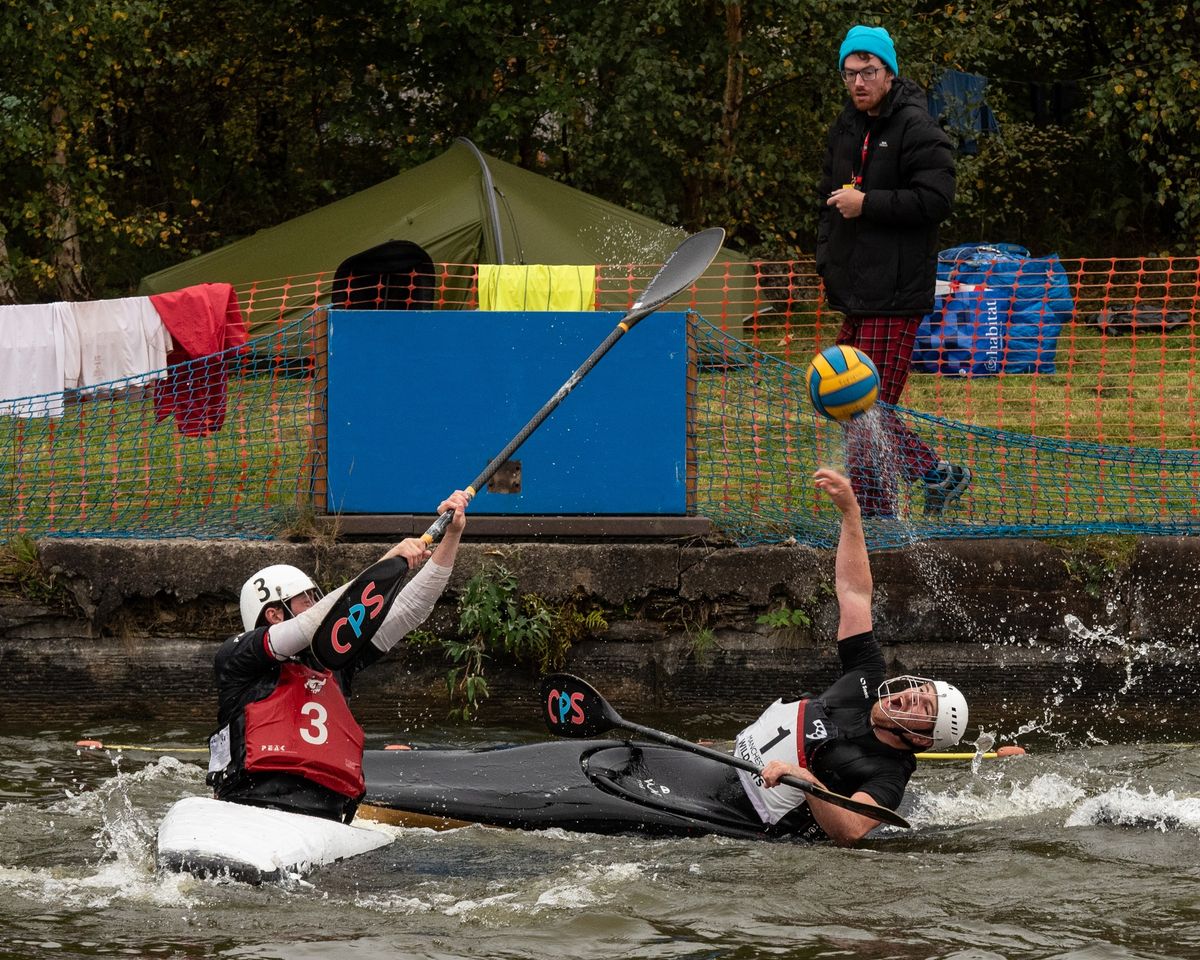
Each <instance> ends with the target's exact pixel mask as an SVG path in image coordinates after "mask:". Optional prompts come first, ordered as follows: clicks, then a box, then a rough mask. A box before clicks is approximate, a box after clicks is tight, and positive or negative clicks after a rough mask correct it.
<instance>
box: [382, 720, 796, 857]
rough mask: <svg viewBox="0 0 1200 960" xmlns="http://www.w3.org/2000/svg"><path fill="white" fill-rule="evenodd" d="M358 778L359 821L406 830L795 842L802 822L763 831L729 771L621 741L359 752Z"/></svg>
mask: <svg viewBox="0 0 1200 960" xmlns="http://www.w3.org/2000/svg"><path fill="white" fill-rule="evenodd" d="M363 772H364V774H365V776H366V781H367V794H366V797H365V798H364V800H363V806H362V807H360V808H359V816H362V817H366V818H373V819H378V820H381V821H384V822H388V823H395V824H402V825H406V826H425V827H435V828H446V827H454V826H462V825H464V824H469V823H480V824H488V825H491V826H497V827H512V828H517V829H522V830H544V829H548V828H550V827H559V828H561V829H563V830H576V831H584V832H588V833H606V834H612V833H642V834H650V835H654V836H664V837H686V836H699V835H702V834H716V835H719V836H725V837H740V838H754V839H774V838H781V837H790V838H792V839H796V838H797V835H796V830H797V829H798V828H801V827H807V826H809V825H810V824H811V820H809V819H808V817H807V809H806V808H802V812H803V813H804V814H805V815H806V816H804V817H801V818H799V819H801V820H802V821H803V822H802V823H800V824H797V825H796V826H795V827H793V828H792V829H790V830H789V829H787V828H786V827H783V825H782V824H780V825H776V826H775V827H768V825H766V824H764V823H762V821H761V820H760V819H759V817H758V815H757V814H756V813H755V812H754V809H753V808H752V807H751V806H750V802H749V800H748V799H747V797H746V794H745V791H744V790H743V789H742V787H741V784H740V782H739V780H738V776H737V772H736V771H735V770H733V769H731V768H730V767H729V766H727V765H725V764H722V763H718V762H716V761H713V760H709V759H707V758H705V757H701V756H696V755H695V754H691V753H686V752H684V751H681V750H677V749H673V748H671V747H666V746H659V745H656V744H644V743H637V742H627V741H623V740H554V741H549V742H546V743H535V744H528V745H522V746H511V747H492V748H489V749H483V750H368V751H366V753H365V754H364V756H363ZM781 827H782V828H783V829H781Z"/></svg>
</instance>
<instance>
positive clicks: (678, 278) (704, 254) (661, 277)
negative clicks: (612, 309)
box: [623, 227, 725, 327]
mask: <svg viewBox="0 0 1200 960" xmlns="http://www.w3.org/2000/svg"><path fill="white" fill-rule="evenodd" d="M724 242H725V231H724V230H722V229H721V228H720V227H713V228H712V229H710V230H701V231H700V232H699V233H694V234H692V235H691V236H690V237H688V238H687V239H686V240H684V241H683V243H681V244H680V245H679V246H678V247H676V248H675V249H674V251H673V252H672V253H671V255H670V256H669V257H667V259H666V262H665V263H663V265H662V266H661V267H660V268H659V271H658V273H656V274H655V275H654V279H653V280H651V281H650V283H649V285H648V286H647V287H646V289H645V290H643V291H642V295H641V296H640V297H638V299H637V302H635V303H634V305H633V306H632V307H630V308H629V312H628V313H627V314H625V317H624V320H623V322H624V323H625V326H626V327H632V326H633V325H634V324H635V323H637V322H638V321H639V320H641V319H642V318H643V317H648V316H649V315H650V314H652V313H653V312H654V311H655V310H657V309H658V308H659V307H661V306H662V305H663V304H664V303H666V302H667V301H668V300H670V299H671V298H672V297H674V296H677V295H678V294H680V293H682V292H683V291H684V290H686V289H687V288H688V287H690V286H691V285H692V284H693V283H695V282H696V281H697V280H699V279H700V277H701V275H702V274H703V273H704V271H705V270H707V269H708V265H709V264H710V263H712V262H713V258H714V257H716V255H717V252H718V251H719V250H720V249H721V244H722V243H724Z"/></svg>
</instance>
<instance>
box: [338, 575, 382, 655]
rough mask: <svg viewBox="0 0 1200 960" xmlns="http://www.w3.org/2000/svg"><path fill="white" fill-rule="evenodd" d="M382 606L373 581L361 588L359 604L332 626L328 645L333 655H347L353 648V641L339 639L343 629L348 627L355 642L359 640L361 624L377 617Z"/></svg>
mask: <svg viewBox="0 0 1200 960" xmlns="http://www.w3.org/2000/svg"><path fill="white" fill-rule="evenodd" d="M383 605H384V601H383V597H382V596H381V595H380V593H379V592H378V591H377V590H376V589H375V581H374V580H372V581H371V582H370V583H368V584H367V585H366V586H365V587H363V592H362V594H361V596H360V597H359V602H358V603H356V604H353V605H352V606H351V607H350V609H349V610H347V611H346V616H344V617H342V618H341V619H340V620H338V621H337V622H336V623H335V624H334V625H333V630H332V631H330V636H329V645H330V646H331V647H332V648H333V651H334V653H338V654H347V653H349V652H350V651H351V649H353V647H354V640H351V641H349V642H347V641H343V640H342V639H340V636H341V632H342V630H343V629H344V628H345V627H347V626H349V627H350V630H351V631H352V632H353V633H354V639H355V640H361V639H362V635H363V624H364V623H366V622H367V621H369V620H374V619H375V618H376V617H377V616H379V614H380V612H381V611H382V610H383Z"/></svg>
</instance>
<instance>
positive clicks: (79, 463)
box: [0, 313, 322, 539]
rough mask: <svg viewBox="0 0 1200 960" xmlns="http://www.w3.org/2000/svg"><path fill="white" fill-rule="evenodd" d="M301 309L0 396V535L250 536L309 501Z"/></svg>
mask: <svg viewBox="0 0 1200 960" xmlns="http://www.w3.org/2000/svg"><path fill="white" fill-rule="evenodd" d="M314 316H315V314H311V313H310V314H309V315H308V316H305V317H303V318H302V319H300V320H296V321H294V322H292V323H291V324H288V325H287V326H285V327H281V328H280V329H279V330H277V331H276V332H274V333H272V334H271V335H269V336H265V337H261V338H258V339H257V340H253V341H251V342H250V343H249V344H247V345H245V346H243V347H239V348H234V349H231V350H227V351H225V352H223V353H216V354H212V355H210V356H206V357H202V358H199V359H197V360H192V361H189V362H187V363H183V364H179V365H176V366H173V367H170V368H168V369H164V370H161V371H157V372H155V373H153V374H150V375H149V376H142V377H138V378H132V379H127V380H115V381H111V382H109V383H104V384H100V385H96V386H92V387H89V388H88V389H87V390H85V391H80V390H67V391H61V392H56V393H52V394H42V395H39V396H33V397H25V398H21V399H19V400H7V401H4V402H3V410H4V415H3V416H0V469H3V471H4V472H3V475H2V476H0V499H2V501H3V503H2V507H0V509H2V511H3V512H2V516H3V525H4V529H3V535H4V536H5V538H6V539H11V538H13V537H16V536H21V535H25V536H100V537H183V536H192V537H254V538H261V537H269V536H272V535H275V534H277V533H278V532H279V531H281V530H283V529H285V528H286V527H287V526H288V525H289V524H292V523H294V522H296V521H297V519H298V517H299V516H301V515H302V514H304V513H310V512H311V511H312V506H311V491H312V484H313V482H314V478H313V475H312V466H313V464H314V462H315V452H316V446H315V438H316V437H317V436H318V429H317V427H318V424H319V415H320V413H321V411H320V409H319V406H318V405H319V402H320V398H321V395H322V394H321V385H320V384H319V383H318V382H317V376H316V368H315V365H314V364H313V363H312V362H311V361H310V360H307V359H305V358H306V357H312V356H313V355H314V354H313V349H312V344H313V337H314V331H315V329H316V328H315V320H314Z"/></svg>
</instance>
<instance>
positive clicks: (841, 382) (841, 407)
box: [808, 344, 879, 421]
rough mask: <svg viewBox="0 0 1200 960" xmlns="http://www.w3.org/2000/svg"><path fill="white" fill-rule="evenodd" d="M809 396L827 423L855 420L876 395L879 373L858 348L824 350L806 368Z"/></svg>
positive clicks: (869, 359)
mask: <svg viewBox="0 0 1200 960" xmlns="http://www.w3.org/2000/svg"><path fill="white" fill-rule="evenodd" d="M808 396H809V399H810V400H812V405H813V407H814V408H815V409H816V411H817V413H819V414H821V416H823V417H828V418H829V419H830V420H843V421H844V420H856V419H858V418H859V417H861V416H862V415H863V414H864V413H866V412H867V411H868V410H870V409H871V407H872V406H874V404H875V400H876V398H877V397H878V396H879V371H878V370H877V369H875V364H874V363H872V362H871V358H870V357H868V356H867V355H866V354H865V353H863V352H862V351H861V350H859V349H858V348H857V347H848V346H843V345H840V344H839V345H837V346H833V347H826V348H825V349H824V350H822V351H821V352H820V353H818V354H817V355H816V356H815V357H813V358H812V362H811V363H809V365H808Z"/></svg>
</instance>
